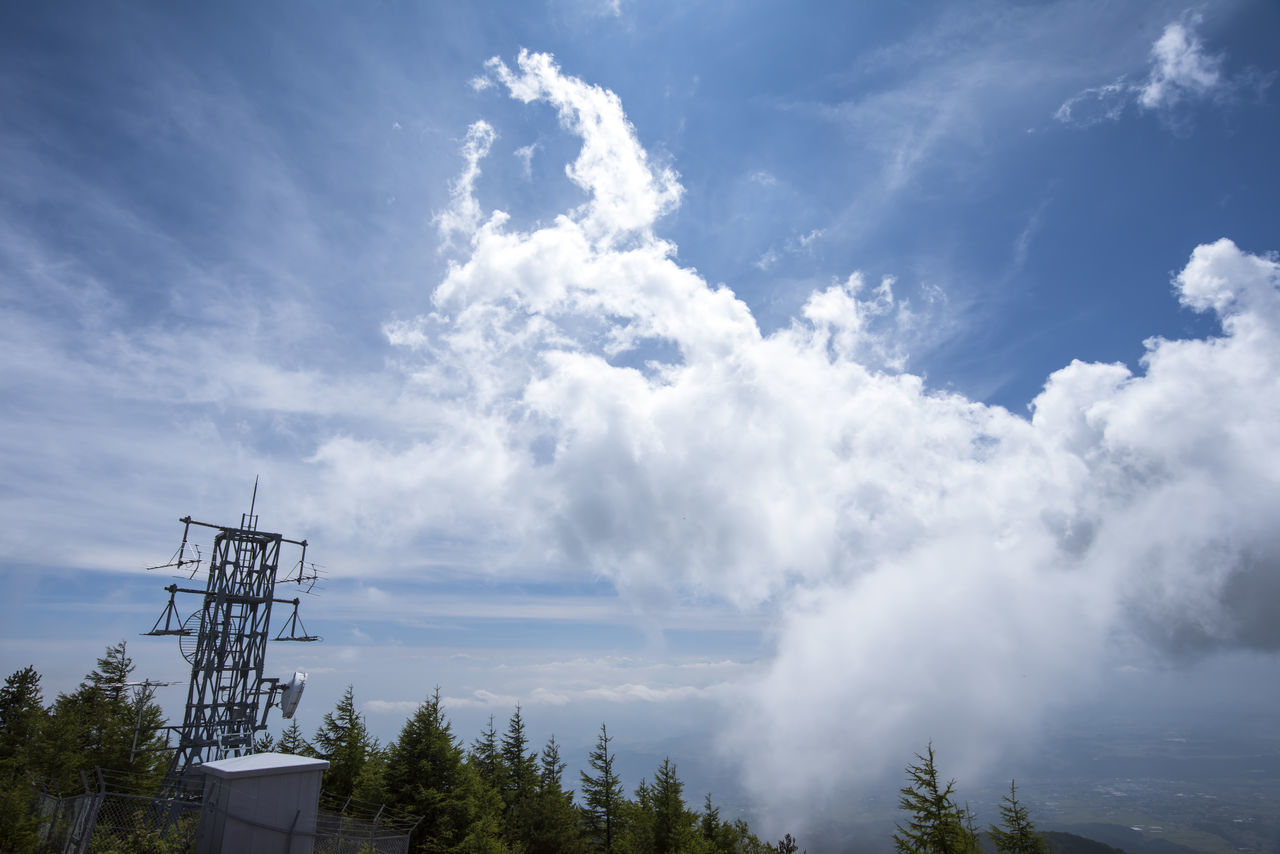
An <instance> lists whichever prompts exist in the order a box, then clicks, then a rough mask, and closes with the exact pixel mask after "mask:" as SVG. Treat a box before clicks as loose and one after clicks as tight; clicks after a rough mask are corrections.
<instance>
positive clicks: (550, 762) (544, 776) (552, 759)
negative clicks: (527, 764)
mask: <svg viewBox="0 0 1280 854" xmlns="http://www.w3.org/2000/svg"><path fill="white" fill-rule="evenodd" d="M540 762H541V770H540V771H539V773H538V785H539V786H540V787H541V788H542V790H543V791H555V792H560V793H564V782H563V777H564V769H565V768H566V767H568V763H566V762H564V761H563V760H562V759H561V758H560V745H559V744H557V743H556V734H555V733H552V734H551V738H549V739H547V744H546V746H545V747H543V748H542V757H541V760H540ZM566 794H568V795H569V798H570V800H572V798H573V793H572V792H568V793H566Z"/></svg>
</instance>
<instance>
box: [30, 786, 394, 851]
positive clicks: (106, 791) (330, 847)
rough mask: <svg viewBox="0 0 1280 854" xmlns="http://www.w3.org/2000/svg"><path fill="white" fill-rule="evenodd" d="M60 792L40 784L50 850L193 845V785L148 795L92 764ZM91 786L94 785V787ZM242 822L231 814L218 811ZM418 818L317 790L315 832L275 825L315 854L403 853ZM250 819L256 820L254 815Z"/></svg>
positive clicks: (43, 839) (196, 824)
mask: <svg viewBox="0 0 1280 854" xmlns="http://www.w3.org/2000/svg"><path fill="white" fill-rule="evenodd" d="M83 779H84V792H83V793H81V794H76V795H71V796H65V797H59V796H57V795H56V794H53V793H50V792H47V791H45V792H41V795H40V798H39V811H40V816H41V828H40V836H39V838H40V846H41V850H42V851H44V852H48V853H49V854H189V852H193V851H195V848H196V841H197V838H198V835H199V830H200V818H201V815H202V809H203V808H204V807H205V805H204V804H203V803H202V801H201V799H200V797H199V794H198V793H196V792H194V791H188V792H185V793H180V794H179V795H178V796H176V797H165V798H160V797H154V796H149V795H144V794H137V793H131V792H127V791H120V789H127V788H130V787H131V785H132V784H131V782H130V781H129V780H128V778H125V777H123V776H121V775H113V774H111V773H110V772H102V771H100V770H99V771H95V773H94V778H93V782H95V783H96V784H97V785H96V787H91V785H90V780H89V778H87V777H85V778H83ZM95 788H96V790H95ZM224 818H225V819H229V820H231V821H233V822H236V821H238V822H242V823H244V822H246V819H244V818H242V817H237V816H234V815H228V816H225V817H224ZM418 821H419V818H418V817H417V816H411V815H408V814H406V813H401V812H398V811H396V810H391V809H387V808H385V807H381V806H378V807H373V806H370V805H367V804H362V803H360V802H358V801H355V800H354V799H351V798H347V799H345V800H338V799H335V798H333V797H331V796H329V795H327V794H323V793H322V795H321V799H320V810H319V812H318V813H317V816H316V828H315V831H314V832H307V831H299V830H296V829H293V828H288V829H286V828H266V829H268V830H275V831H277V833H278V834H279V836H280V839H281V841H282V842H283V843H287V841H288V840H291V839H294V838H301V837H304V836H310V837H312V838H313V839H314V840H315V842H314V845H315V849H314V850H315V854H407V852H408V851H409V837H410V834H411V833H412V832H413V829H414V828H415V827H416V826H417V824H418ZM249 823H252V824H255V826H257V827H259V828H261V827H262V826H261V825H257V824H256V823H253V822H249Z"/></svg>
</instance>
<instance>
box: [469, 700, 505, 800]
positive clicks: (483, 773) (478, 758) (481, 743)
mask: <svg viewBox="0 0 1280 854" xmlns="http://www.w3.org/2000/svg"><path fill="white" fill-rule="evenodd" d="M471 765H472V767H474V768H475V769H476V772H477V773H479V775H480V779H482V780H484V781H485V782H486V783H488V784H489V785H490V786H493V787H494V788H495V789H496V788H498V787H499V785H500V777H501V774H502V767H501V765H502V754H501V752H500V751H499V749H498V731H497V730H496V729H494V728H493V715H489V725H488V726H486V727H485V729H484V731H483V732H481V733H480V737H479V738H477V739H476V740H475V741H473V742H471Z"/></svg>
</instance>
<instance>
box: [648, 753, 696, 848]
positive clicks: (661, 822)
mask: <svg viewBox="0 0 1280 854" xmlns="http://www.w3.org/2000/svg"><path fill="white" fill-rule="evenodd" d="M651 798H652V804H653V851H654V852H655V854H676V852H678V851H680V850H681V849H683V848H684V847H685V846H686V845H687V844H688V842H689V840H690V839H691V838H692V837H693V824H694V816H693V813H691V812H689V811H688V810H686V809H685V807H684V783H682V782H680V777H679V776H678V775H677V774H676V765H675V763H674V762H672V761H671V757H667V758H665V759H663V760H662V764H661V765H659V766H658V770H657V771H656V772H655V773H654V775H653V787H652V790H651Z"/></svg>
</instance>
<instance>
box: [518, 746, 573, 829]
mask: <svg viewBox="0 0 1280 854" xmlns="http://www.w3.org/2000/svg"><path fill="white" fill-rule="evenodd" d="M564 769H565V763H564V761H563V760H561V758H560V745H559V744H557V743H556V737H555V736H554V735H553V736H551V738H550V739H548V740H547V744H546V746H545V747H543V748H542V756H541V758H540V768H539V772H538V787H537V794H536V796H535V798H534V803H533V808H532V809H531V810H530V812H529V814H528V816H527V818H526V821H525V825H524V838H523V842H524V845H525V851H526V854H577V852H581V851H584V850H585V845H584V843H583V841H582V834H581V833H580V832H579V830H578V810H577V808H576V807H575V806H574V805H573V792H571V791H568V792H566V791H565V790H564V785H563V783H562V782H561V779H562V777H563V775H564Z"/></svg>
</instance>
